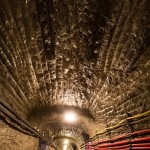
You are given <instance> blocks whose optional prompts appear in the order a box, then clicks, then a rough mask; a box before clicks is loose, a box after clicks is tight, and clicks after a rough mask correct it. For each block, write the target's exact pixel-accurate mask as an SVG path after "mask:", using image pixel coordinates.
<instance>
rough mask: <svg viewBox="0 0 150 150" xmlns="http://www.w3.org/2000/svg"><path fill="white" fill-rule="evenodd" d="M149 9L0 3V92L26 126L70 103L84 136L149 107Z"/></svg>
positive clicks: (147, 5) (68, 1) (129, 1)
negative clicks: (84, 129)
mask: <svg viewBox="0 0 150 150" xmlns="http://www.w3.org/2000/svg"><path fill="white" fill-rule="evenodd" d="M149 14H150V1H149V0H134V1H133V0H122V1H121V0H113V1H112V0H82V1H81V0H76V1H73V0H0V81H1V85H2V86H1V94H2V95H3V96H5V97H7V99H6V100H7V104H8V105H10V106H11V108H12V109H13V110H14V111H15V112H16V113H18V114H20V115H21V116H22V117H23V118H25V119H28V120H30V122H33V124H37V122H38V121H39V120H38V119H39V115H41V114H42V112H43V115H41V118H43V120H49V121H50V122H54V120H55V119H56V118H57V117H55V116H57V115H56V114H55V113H57V112H58V110H59V108H61V107H62V105H63V106H64V108H65V106H67V107H68V106H73V108H74V109H76V108H77V110H78V112H80V113H79V114H81V115H80V116H81V117H79V118H81V122H83V123H84V124H85V126H86V128H88V127H89V124H91V127H90V128H88V129H87V134H90V133H91V132H92V131H94V130H95V129H97V128H98V127H106V125H108V124H113V123H114V122H115V121H118V120H119V119H120V118H122V117H124V116H125V114H126V112H131V114H136V113H138V112H139V111H140V112H142V111H145V110H147V109H149V106H148V105H146V104H147V103H146V102H145V101H149V100H147V98H148V96H149V95H150V91H149V90H150V87H149V85H150V77H149V73H150V69H149V67H150V46H149V44H150V17H149ZM128 105H130V107H127V106H128ZM53 106H54V107H53ZM55 107H58V108H57V109H54V108H55ZM135 108H137V109H135ZM82 109H84V111H83V112H82ZM56 110H57V111H56ZM81 112H82V113H81ZM84 112H85V113H84ZM48 114H53V115H49V116H50V117H48ZM29 116H30V117H29ZM45 116H47V117H45ZM115 116H117V117H116V118H115V119H114V117H115ZM44 117H45V119H44ZM51 117H52V118H53V119H54V120H53V121H52V119H50V118H51ZM31 118H32V119H31ZM41 118H40V119H41ZM48 118H49V119H48ZM58 118H59V117H58ZM60 120H61V119H60ZM83 120H84V121H83ZM85 120H86V121H85ZM91 122H92V123H91ZM45 124H46V123H45ZM45 124H44V122H43V124H42V126H45ZM41 128H42V127H41ZM51 128H52V127H51Z"/></svg>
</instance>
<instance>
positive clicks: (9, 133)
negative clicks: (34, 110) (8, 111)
mask: <svg viewBox="0 0 150 150" xmlns="http://www.w3.org/2000/svg"><path fill="white" fill-rule="evenodd" d="M38 146H39V141H38V139H37V138H34V137H31V136H28V135H25V134H23V133H21V132H19V131H16V130H14V129H12V128H10V127H9V126H8V125H6V124H5V123H3V122H2V121H0V150H38Z"/></svg>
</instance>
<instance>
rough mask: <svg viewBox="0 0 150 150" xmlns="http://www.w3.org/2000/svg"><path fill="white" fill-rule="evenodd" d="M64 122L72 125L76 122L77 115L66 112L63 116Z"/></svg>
mask: <svg viewBox="0 0 150 150" xmlns="http://www.w3.org/2000/svg"><path fill="white" fill-rule="evenodd" d="M64 118H65V121H67V122H69V123H73V122H75V121H76V120H77V115H76V114H75V113H74V112H66V113H65V115H64Z"/></svg>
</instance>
